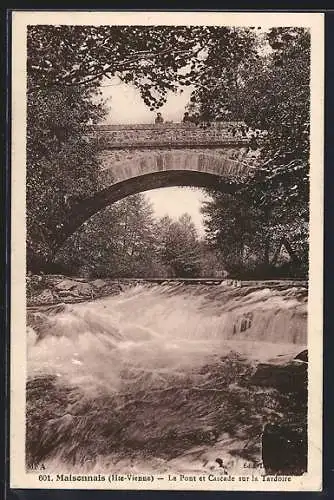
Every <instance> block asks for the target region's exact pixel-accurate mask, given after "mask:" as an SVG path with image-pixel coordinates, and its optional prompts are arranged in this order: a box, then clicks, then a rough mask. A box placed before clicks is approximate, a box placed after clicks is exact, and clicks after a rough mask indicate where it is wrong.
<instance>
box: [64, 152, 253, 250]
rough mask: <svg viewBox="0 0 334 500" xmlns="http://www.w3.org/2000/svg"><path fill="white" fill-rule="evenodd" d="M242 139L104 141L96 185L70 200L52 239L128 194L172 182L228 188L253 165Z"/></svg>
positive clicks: (243, 178) (242, 177)
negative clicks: (188, 143) (187, 143)
mask: <svg viewBox="0 0 334 500" xmlns="http://www.w3.org/2000/svg"><path fill="white" fill-rule="evenodd" d="M255 163H256V160H255V158H254V156H253V157H252V156H249V148H248V147H247V145H245V144H244V143H243V144H242V145H238V146H237V147H236V145H235V144H233V145H227V147H226V146H225V147H223V148H222V147H220V148H217V146H216V147H215V148H208V147H207V148H195V147H193V148H189V147H188V148H186V149H185V148H184V147H183V148H181V147H175V145H174V146H171V147H168V148H164V149H162V148H158V149H157V148H156V147H155V148H153V147H150V145H147V147H146V148H145V147H143V146H141V147H140V148H138V147H136V148H133V149H132V148H126V149H116V148H114V149H113V148H110V149H108V147H105V149H104V150H103V151H102V152H101V154H100V165H101V169H100V171H99V173H98V189H97V191H96V192H94V193H92V194H91V195H90V196H88V197H87V198H85V199H83V200H80V201H79V202H77V203H75V204H74V205H73V206H72V207H71V210H70V213H69V214H68V216H67V217H66V221H65V222H64V224H63V225H62V227H61V229H60V230H58V231H57V235H56V239H55V244H56V245H57V246H58V247H59V246H61V245H62V244H63V243H64V241H65V240H66V239H67V238H68V237H69V236H70V235H71V234H73V233H74V232H75V231H76V230H77V229H78V228H79V227H80V226H81V225H82V224H83V223H84V222H86V221H87V220H88V219H89V218H90V217H92V216H93V215H94V214H96V213H97V212H99V211H100V210H103V209H104V208H106V207H107V206H108V205H111V204H113V203H115V202H117V201H119V200H121V199H122V198H125V197H127V196H130V195H133V194H136V193H139V192H144V191H148V190H151V189H156V188H161V187H171V186H189V187H204V188H205V187H210V188H215V189H217V190H221V191H225V192H233V191H235V189H236V188H237V187H238V186H240V185H241V184H242V183H243V182H245V179H246V178H247V177H248V176H249V175H250V174H251V172H252V169H253V168H255V166H254V165H255Z"/></svg>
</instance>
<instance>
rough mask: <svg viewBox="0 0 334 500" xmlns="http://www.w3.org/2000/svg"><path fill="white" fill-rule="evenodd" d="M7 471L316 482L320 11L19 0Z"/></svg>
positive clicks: (305, 485)
mask: <svg viewBox="0 0 334 500" xmlns="http://www.w3.org/2000/svg"><path fill="white" fill-rule="evenodd" d="M12 58H13V105H12V107H13V149H12V172H13V173H12V200H13V208H12V220H13V223H12V235H13V236H12V269H13V271H12V336H11V338H12V341H11V342H12V347H11V370H12V377H11V380H12V382H11V397H12V403H11V408H12V410H11V411H12V413H11V422H12V423H11V429H12V430H11V463H12V470H11V478H12V479H11V482H12V486H16V487H34V488H97V489H103V488H106V489H107V488H108V489H165V490H169V489H179V490H186V489H193V490H206V489H207V490H268V491H269V490H272V491H275V490H285V489H286V490H287V491H289V490H303V489H306V490H307V489H311V490H318V491H319V490H320V489H321V447H322V444H321V418H322V407H321V391H322V380H321V373H322V352H321V349H322V347H321V346H322V316H321V315H322V292H321V290H322V171H323V164H322V161H323V159H322V156H323V152H322V148H323V144H322V133H323V132H322V128H323V110H322V107H323V88H322V85H323V61H322V58H323V17H322V15H321V14H303V15H294V14H287V13H286V14H282V13H281V14H279V15H278V14H275V13H271V14H265V13H263V14H260V13H253V14H252V13H249V14H247V15H246V13H245V14H240V13H239V14H234V15H233V13H208V14H206V15H205V14H204V13H172V12H169V13H167V12H166V13H162V12H160V13H157V12H156V13H154V12H151V13H149V12H146V13H144V12H137V13H136V12H133V13H130V12H128V13H124V12H123V13H117V12H110V11H109V12H105V13H102V12H100V13H97V12H96V13H94V12H89V13H88V12H77V13H76V12H35V13H34V12H16V13H15V12H14V13H13V55H12Z"/></svg>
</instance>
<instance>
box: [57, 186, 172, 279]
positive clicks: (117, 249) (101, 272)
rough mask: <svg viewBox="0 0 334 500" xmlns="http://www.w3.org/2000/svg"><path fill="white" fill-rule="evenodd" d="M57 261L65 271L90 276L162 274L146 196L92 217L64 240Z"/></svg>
mask: <svg viewBox="0 0 334 500" xmlns="http://www.w3.org/2000/svg"><path fill="white" fill-rule="evenodd" d="M57 262H58V263H59V264H61V265H62V266H63V268H64V269H65V270H66V271H67V272H69V271H70V272H71V273H74V274H77V275H80V274H88V275H89V276H93V277H118V278H119V277H127V278H131V277H152V276H154V275H157V274H158V275H159V274H161V273H162V274H163V270H162V265H161V263H160V262H159V259H158V256H157V242H156V226H155V220H154V218H153V211H152V207H151V205H150V204H149V203H148V202H147V200H146V198H145V196H144V195H142V194H137V195H133V196H129V197H127V198H125V199H124V200H121V201H119V202H117V203H115V204H113V205H112V206H110V207H107V208H106V209H105V210H102V211H101V212H98V213H97V214H95V215H94V216H93V217H91V218H90V219H89V220H88V221H86V222H85V223H84V224H83V225H82V226H81V228H80V229H79V230H78V231H76V233H74V234H73V235H72V236H71V237H70V238H69V239H68V240H67V242H66V243H65V245H64V246H63V247H62V249H61V250H60V252H59V253H58V255H57Z"/></svg>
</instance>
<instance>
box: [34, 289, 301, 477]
mask: <svg viewBox="0 0 334 500" xmlns="http://www.w3.org/2000/svg"><path fill="white" fill-rule="evenodd" d="M306 313H307V304H306V294H305V293H304V292H303V291H301V290H300V289H292V288H290V289H288V290H282V291H279V290H273V289H265V288H264V289H260V290H256V289H254V290H253V291H252V290H251V289H247V288H245V289H244V288H241V289H225V288H222V287H218V286H213V287H205V286H198V285H196V286H193V285H188V286H182V285H181V286H154V287H145V286H137V287H134V288H132V289H129V290H128V291H126V292H124V293H122V294H120V295H118V296H113V297H108V298H105V299H101V300H98V301H94V302H90V303H82V304H76V305H66V306H65V308H64V311H63V312H60V313H58V314H55V315H50V314H49V315H47V316H46V315H45V314H43V312H40V313H35V318H34V321H33V322H32V326H31V327H30V328H29V331H28V376H29V383H28V423H29V425H28V430H27V441H28V450H29V446H30V452H29V453H30V458H31V460H33V461H34V462H36V461H39V460H43V461H44V462H45V461H46V460H48V461H49V463H50V464H54V467H55V468H58V470H59V467H61V468H62V470H71V471H73V468H74V469H76V470H79V471H81V470H101V468H105V467H109V466H110V464H112V467H113V470H115V471H123V472H127V471H129V470H131V471H133V470H136V471H137V470H141V471H142V472H145V471H148V470H151V471H152V470H153V471H154V472H158V471H162V472H163V471H167V470H177V471H185V470H186V471H188V472H189V471H203V468H206V467H211V468H212V467H218V466H217V463H215V458H217V457H215V456H216V455H217V456H219V457H221V456H224V457H225V462H226V461H227V462H228V461H229V463H230V467H229V470H230V471H234V472H235V469H236V468H237V469H238V468H240V467H242V463H243V462H244V460H245V458H244V456H248V455H249V457H248V460H250V461H251V462H254V461H256V460H258V459H259V449H258V435H259V433H260V432H261V426H262V425H263V423H265V419H266V418H267V417H266V406H265V405H266V399H268V394H269V395H270V391H269V392H268V391H267V392H266V391H263V390H261V391H260V390H259V389H257V390H253V389H251V388H249V387H245V386H243V381H244V380H246V379H247V377H249V374H250V373H252V370H253V371H254V367H256V365H257V364H258V363H259V362H260V361H265V360H268V359H270V358H272V357H274V356H276V355H279V354H280V355H282V354H297V353H298V352H300V351H301V350H302V349H303V348H304V346H305V345H306V343H307V338H306ZM275 412H276V413H277V415H279V414H280V409H279V408H274V410H273V414H275ZM55 434H56V435H57V436H58V438H57V439H56V440H55V437H54V436H55ZM250 438H251V439H253V440H255V441H256V439H257V441H256V443H255V445H254V447H253V448H254V449H253V450H249V454H248V455H247V453H246V455H245V454H244V453H243V452H242V450H244V447H245V446H246V451H247V446H248V444H247V443H248V442H249V440H250ZM29 443H30V445H29ZM251 446H252V443H251ZM239 448H240V450H239V453H238V451H236V450H238V449H239ZM233 450H234V452H233Z"/></svg>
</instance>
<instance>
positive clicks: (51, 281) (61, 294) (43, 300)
mask: <svg viewBox="0 0 334 500" xmlns="http://www.w3.org/2000/svg"><path fill="white" fill-rule="evenodd" d="M137 284H145V285H146V286H154V285H170V284H172V285H174V286H177V285H178V284H182V285H185V284H186V285H189V286H193V285H196V286H200V287H206V288H208V287H211V286H215V287H216V286H221V287H228V288H231V289H233V288H236V289H239V288H242V287H247V288H248V290H249V291H251V290H253V289H262V288H275V289H277V290H286V289H288V288H291V287H298V288H299V289H300V290H304V291H305V293H306V292H307V288H308V282H307V281H306V280H293V279H291V280H290V279H284V280H266V281H255V280H252V281H241V280H230V279H224V280H223V279H206V278H180V279H168V278H167V279H166V278H151V279H136V278H131V279H127V278H121V279H114V278H103V279H88V278H81V277H75V278H74V277H68V276H64V275H61V274H57V275H56V274H46V275H31V276H27V280H26V285H27V288H26V290H27V306H28V307H29V308H35V307H38V308H39V307H41V306H45V307H47V306H52V305H56V304H60V303H67V304H75V303H80V302H86V301H92V300H96V299H100V298H103V297H108V296H112V295H118V294H119V293H121V292H123V291H126V290H127V289H129V288H131V287H133V286H136V285H137Z"/></svg>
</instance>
